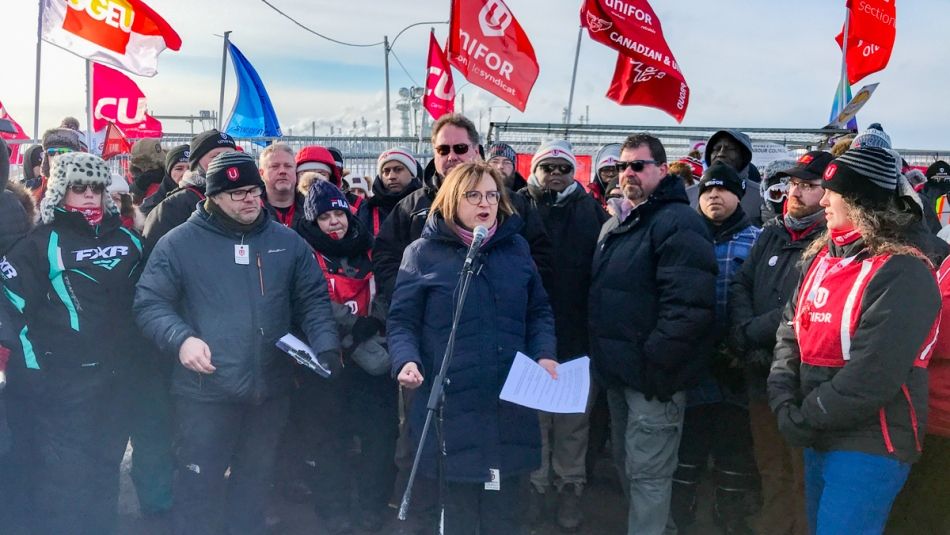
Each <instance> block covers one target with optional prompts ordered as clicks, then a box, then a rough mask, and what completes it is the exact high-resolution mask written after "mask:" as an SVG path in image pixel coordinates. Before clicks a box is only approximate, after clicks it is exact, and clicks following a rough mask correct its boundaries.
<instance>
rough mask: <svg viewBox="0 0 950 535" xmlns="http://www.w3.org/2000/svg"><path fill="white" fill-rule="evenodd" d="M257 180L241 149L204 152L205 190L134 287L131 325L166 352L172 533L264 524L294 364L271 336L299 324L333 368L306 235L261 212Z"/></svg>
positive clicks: (335, 353)
mask: <svg viewBox="0 0 950 535" xmlns="http://www.w3.org/2000/svg"><path fill="white" fill-rule="evenodd" d="M264 187H265V185H264V182H263V180H261V176H260V172H259V171H258V166H257V162H255V161H254V158H252V157H251V156H249V155H247V154H244V153H238V152H233V151H232V152H228V153H225V154H221V155H219V156H217V157H216V158H215V159H214V160H212V161H211V163H210V165H209V167H208V171H207V176H206V185H205V188H206V190H205V193H206V195H207V198H206V199H205V201H204V202H202V203H200V204H199V205H198V208H197V210H195V211H194V213H193V214H192V215H191V217H189V218H188V221H187V222H185V223H184V224H182V225H181V226H180V227H178V228H176V229H174V230H173V231H172V232H169V233H168V234H167V235H166V236H165V237H164V238H163V239H162V240H160V241H159V242H158V244H157V245H156V247H155V249H154V250H153V251H152V255H151V256H150V258H149V260H148V262H147V264H146V266H145V271H144V273H143V275H142V278H141V280H140V281H139V285H138V288H137V290H136V296H135V305H134V310H135V314H136V319H137V321H138V324H139V327H141V329H142V332H143V333H144V334H145V335H146V336H147V337H148V338H150V339H151V340H153V341H154V342H155V343H156V344H157V345H158V346H159V348H160V349H161V351H162V352H163V353H165V354H166V356H167V357H169V358H171V359H173V360H174V362H175V365H174V371H173V373H172V388H171V391H172V395H173V396H174V398H175V412H174V414H175V418H176V420H177V429H178V435H177V436H178V439H177V441H176V443H177V447H178V451H179V456H178V462H179V469H178V473H177V481H176V486H175V496H174V500H175V504H174V508H173V513H172V514H173V522H174V525H175V529H174V531H175V533H222V532H229V533H264V532H265V531H266V530H265V527H264V524H265V520H264V509H265V507H266V504H267V501H268V500H267V496H268V492H269V490H268V489H269V485H270V479H271V474H272V470H273V465H274V460H275V457H276V452H277V444H278V439H279V436H280V433H281V431H282V430H283V427H284V422H285V421H286V418H287V413H288V408H289V406H290V402H289V395H290V392H291V387H292V383H293V373H294V364H293V362H292V360H291V358H290V357H288V356H287V355H285V354H283V353H282V352H281V351H280V350H279V349H278V348H277V347H276V345H275V344H276V342H277V340H278V339H279V338H280V337H282V336H283V335H285V334H287V333H288V332H289V331H290V330H291V329H292V328H295V329H299V330H300V331H302V333H303V334H304V335H305V338H304V339H305V340H307V341H308V343H309V345H310V347H311V348H313V350H314V353H315V354H316V355H317V356H318V358H319V359H321V361H322V362H323V363H324V364H325V365H326V366H328V367H329V368H330V369H331V370H336V371H338V370H339V366H340V362H341V361H340V354H339V342H338V340H337V334H336V323H335V322H334V320H333V315H332V311H331V310H330V301H329V294H328V290H327V282H326V280H325V279H324V277H323V274H322V272H321V271H320V267H319V265H318V264H317V262H316V260H315V259H314V256H313V252H312V251H311V249H310V247H309V246H308V245H307V243H306V242H305V241H304V240H303V239H302V238H301V237H300V236H299V235H297V233H296V232H294V231H293V230H291V229H288V228H287V227H285V226H283V225H281V224H280V223H278V222H277V221H274V220H273V219H272V218H271V217H269V216H268V215H267V214H266V213H265V212H264V209H263V207H262V205H261V195H262V194H263V193H264ZM317 410H319V408H317ZM229 466H230V469H231V477H230V478H229V479H225V477H224V474H225V471H226V470H227V469H228V467H229ZM224 503H226V505H225V506H224V507H222V504H224ZM225 528H226V529H225Z"/></svg>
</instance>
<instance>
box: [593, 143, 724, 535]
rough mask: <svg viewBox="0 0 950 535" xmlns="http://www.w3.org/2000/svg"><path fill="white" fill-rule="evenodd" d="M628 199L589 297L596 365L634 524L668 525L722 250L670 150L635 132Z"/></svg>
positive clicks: (628, 152)
mask: <svg viewBox="0 0 950 535" xmlns="http://www.w3.org/2000/svg"><path fill="white" fill-rule="evenodd" d="M617 170H618V173H619V181H620V187H621V190H622V192H623V196H624V200H623V202H622V204H621V207H620V211H619V213H618V214H617V215H615V216H614V217H612V218H611V219H609V220H608V221H607V223H605V224H604V226H603V228H602V229H601V232H600V239H599V242H598V246H597V249H596V252H595V253H594V259H593V266H592V279H591V289H590V296H589V302H588V311H589V318H588V321H589V323H588V325H589V328H590V334H591V337H590V344H591V355H590V356H591V359H592V368H593V371H594V373H595V374H596V376H597V378H598V379H599V383H600V384H603V385H605V386H606V387H607V388H608V391H607V399H608V403H609V405H610V416H611V422H612V425H611V427H612V433H613V440H612V441H611V442H612V443H613V446H614V460H615V462H616V463H617V466H618V470H619V471H620V473H621V474H622V477H621V481H622V483H623V486H624V492H625V494H626V496H627V498H628V500H629V512H628V527H627V530H628V531H627V532H628V533H629V534H631V535H633V534H637V535H660V534H662V533H664V531H665V530H666V527H667V522H668V516H669V509H670V496H671V492H672V487H673V472H674V471H675V470H676V464H677V450H678V448H679V441H680V436H681V434H682V431H683V414H684V410H685V407H686V394H685V390H686V389H687V388H689V387H691V386H694V385H696V384H697V383H698V381H699V379H700V377H701V376H702V374H703V373H704V371H705V370H706V368H707V366H708V363H709V357H710V354H711V339H712V330H713V329H712V328H713V321H714V317H715V306H716V272H717V267H716V256H715V254H714V252H713V244H712V241H711V238H710V236H709V232H708V230H707V229H706V226H705V224H704V223H703V221H702V218H701V216H700V215H699V214H698V213H696V211H695V210H693V209H691V208H690V206H689V200H688V199H687V197H686V190H685V188H684V186H683V181H682V180H681V179H680V178H679V177H676V176H672V175H670V174H669V169H668V166H667V160H666V150H665V149H664V147H663V144H662V143H661V142H660V140H659V139H657V138H655V137H653V136H651V135H648V134H636V135H632V136H630V137H628V138H627V139H626V141H624V144H623V146H622V148H621V151H620V161H619V162H618V163H617Z"/></svg>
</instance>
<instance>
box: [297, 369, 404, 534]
mask: <svg viewBox="0 0 950 535" xmlns="http://www.w3.org/2000/svg"><path fill="white" fill-rule="evenodd" d="M299 394H300V397H299V398H298V399H297V403H298V406H299V407H300V410H299V411H298V416H301V417H303V420H304V421H303V423H302V425H301V427H302V429H303V430H304V440H305V441H306V450H307V453H306V457H307V460H309V461H312V465H313V479H312V483H311V486H312V488H313V492H314V498H315V508H316V511H317V513H318V514H319V515H321V516H324V517H326V516H334V515H346V514H349V510H350V496H351V494H352V492H351V491H352V490H353V489H354V488H355V490H356V495H357V506H358V507H359V508H360V510H367V509H373V510H376V511H377V512H380V511H383V510H385V509H386V505H387V502H388V501H389V496H390V494H391V492H392V488H393V483H394V482H395V478H396V465H395V463H394V461H393V457H394V455H395V452H396V438H397V436H398V423H399V422H398V415H397V409H398V397H397V396H398V390H397V387H396V383H395V381H393V380H392V379H391V378H390V377H389V376H387V375H382V376H371V375H369V374H367V373H366V372H364V371H363V370H362V369H360V368H359V367H357V366H355V365H350V366H349V367H347V368H346V369H345V370H344V372H343V374H342V376H341V377H340V378H339V379H338V380H336V381H326V380H324V379H320V378H318V377H315V378H313V379H312V380H308V381H306V382H305V384H304V386H303V388H302V389H301V390H300V391H299ZM354 440H358V441H359V449H358V450H356V448H355V447H354V445H355V442H354ZM356 451H358V454H357V453H356Z"/></svg>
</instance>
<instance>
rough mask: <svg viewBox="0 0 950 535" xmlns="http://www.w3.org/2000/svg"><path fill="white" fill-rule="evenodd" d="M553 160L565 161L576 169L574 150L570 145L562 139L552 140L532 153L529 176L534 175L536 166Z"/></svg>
mask: <svg viewBox="0 0 950 535" xmlns="http://www.w3.org/2000/svg"><path fill="white" fill-rule="evenodd" d="M554 158H561V159H563V160H567V161H568V162H569V163H570V164H571V166H572V167H575V168H576V167H577V159H576V158H575V157H574V148H573V147H571V143H570V142H569V141H567V140H564V139H552V140H551V141H545V142H544V143H542V144H541V146H540V147H538V151H537V152H535V153H534V157H532V158H531V174H534V171H535V169H537V168H538V164H540V163H541V162H543V161H544V160H552V159H554Z"/></svg>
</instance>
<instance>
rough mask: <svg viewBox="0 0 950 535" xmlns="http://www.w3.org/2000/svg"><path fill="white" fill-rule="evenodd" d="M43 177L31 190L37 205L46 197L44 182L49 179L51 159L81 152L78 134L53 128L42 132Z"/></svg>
mask: <svg viewBox="0 0 950 535" xmlns="http://www.w3.org/2000/svg"><path fill="white" fill-rule="evenodd" d="M42 145H43V163H42V164H41V165H42V172H43V176H42V177H41V180H39V181H38V182H37V184H36V187H35V188H34V189H33V196H34V197H35V199H36V202H37V204H39V202H40V201H41V200H43V197H44V196H45V195H46V181H47V180H48V179H49V173H50V166H51V164H52V162H53V158H55V157H57V156H59V155H61V154H68V153H70V152H83V149H82V142H81V141H80V139H79V133H78V132H76V131H75V130H72V129H69V128H53V129H50V130H47V131H46V132H43V141H42Z"/></svg>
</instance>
